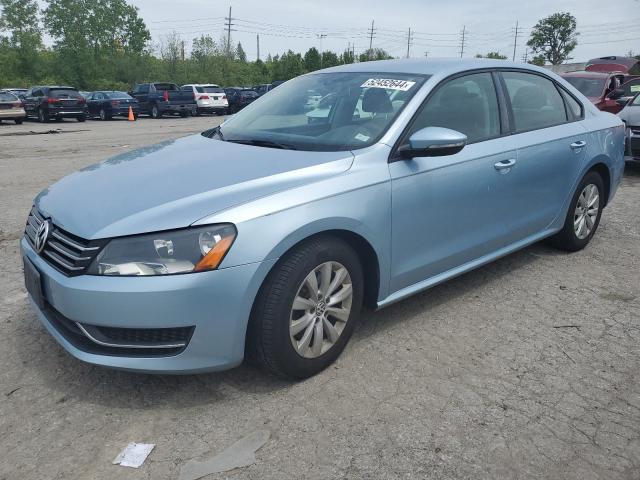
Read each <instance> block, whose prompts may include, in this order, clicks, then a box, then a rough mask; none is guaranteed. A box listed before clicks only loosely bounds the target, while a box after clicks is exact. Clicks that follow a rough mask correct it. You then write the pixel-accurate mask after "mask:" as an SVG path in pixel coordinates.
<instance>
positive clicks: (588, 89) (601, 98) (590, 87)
mask: <svg viewBox="0 0 640 480" xmlns="http://www.w3.org/2000/svg"><path fill="white" fill-rule="evenodd" d="M561 77H562V78H564V79H565V80H566V81H567V82H569V83H570V84H571V85H573V86H574V87H575V88H577V89H578V90H579V91H580V93H582V94H583V95H584V96H585V97H587V98H588V99H589V100H591V103H593V104H594V105H595V106H596V107H598V109H599V110H602V111H604V112H610V113H618V112H619V111H620V110H622V105H620V104H619V103H618V102H617V101H616V99H617V98H619V97H617V94H616V93H615V91H616V89H618V88H619V87H620V85H622V84H623V83H624V81H625V78H626V76H625V74H624V73H621V72H614V73H606V72H569V73H563V74H562V75H561Z"/></svg>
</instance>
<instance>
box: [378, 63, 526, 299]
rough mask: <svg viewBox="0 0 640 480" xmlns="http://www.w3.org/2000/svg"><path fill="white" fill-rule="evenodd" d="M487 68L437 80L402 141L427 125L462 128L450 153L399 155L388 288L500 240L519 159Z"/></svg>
mask: <svg viewBox="0 0 640 480" xmlns="http://www.w3.org/2000/svg"><path fill="white" fill-rule="evenodd" d="M496 92H497V89H496V85H495V83H494V79H493V76H492V74H491V73H489V72H482V73H474V74H468V75H465V76H461V77H457V78H454V79H452V80H449V81H447V82H446V83H444V84H442V85H440V86H439V87H437V89H436V90H435V92H434V93H433V94H431V95H430V96H429V98H428V99H427V100H426V101H425V104H424V105H423V106H422V107H421V110H420V111H419V113H418V114H417V116H416V117H415V119H414V120H413V122H412V124H411V126H410V128H409V129H408V132H407V133H405V135H404V136H403V140H401V143H404V142H406V141H407V140H408V138H409V136H410V135H411V134H412V133H414V132H416V131H418V130H420V129H422V128H426V127H429V126H438V127H445V128H451V129H453V130H456V131H459V132H462V133H464V134H465V135H467V139H468V144H467V146H465V148H464V149H463V150H462V151H460V152H459V153H457V154H455V155H450V156H442V157H424V158H414V159H411V160H397V161H394V162H392V163H390V165H389V170H390V174H391V179H392V271H391V279H390V280H391V291H392V292H396V291H398V290H401V289H403V288H405V287H408V286H411V285H413V284H416V283H418V282H420V281H422V280H425V279H427V278H431V277H434V276H436V275H438V274H441V273H444V272H447V271H449V270H451V269H453V268H455V267H458V266H461V265H464V264H465V263H468V262H470V261H472V260H474V259H477V258H479V257H482V256H483V255H486V254H488V253H490V252H493V251H495V250H496V249H498V248H500V247H501V246H504V245H505V242H506V238H507V237H508V228H509V225H508V221H506V218H505V216H507V215H509V210H510V206H509V205H507V204H506V203H505V200H504V198H505V196H506V195H507V194H508V192H507V190H508V188H510V184H511V182H510V181H509V177H510V176H511V175H512V174H513V170H514V169H515V168H516V167H517V152H516V149H515V148H514V144H513V141H511V140H510V139H509V138H508V137H507V136H503V132H504V130H505V122H504V121H501V115H500V108H499V103H498V97H497V94H496Z"/></svg>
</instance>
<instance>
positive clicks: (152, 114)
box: [151, 105, 162, 120]
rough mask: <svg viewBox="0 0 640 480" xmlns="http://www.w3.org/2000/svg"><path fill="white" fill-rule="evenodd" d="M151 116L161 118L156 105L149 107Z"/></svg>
mask: <svg viewBox="0 0 640 480" xmlns="http://www.w3.org/2000/svg"><path fill="white" fill-rule="evenodd" d="M151 118H155V119H156V120H157V119H158V118H162V112H161V111H160V109H159V108H158V106H157V105H154V106H153V107H151Z"/></svg>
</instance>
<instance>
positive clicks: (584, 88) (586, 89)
mask: <svg viewBox="0 0 640 480" xmlns="http://www.w3.org/2000/svg"><path fill="white" fill-rule="evenodd" d="M564 79H565V80H566V81H567V82H569V83H570V84H571V85H573V86H574V87H576V88H577V89H578V91H579V92H580V93H581V94H583V95H584V96H585V97H599V96H601V95H602V92H603V91H604V81H605V79H604V78H586V77H564Z"/></svg>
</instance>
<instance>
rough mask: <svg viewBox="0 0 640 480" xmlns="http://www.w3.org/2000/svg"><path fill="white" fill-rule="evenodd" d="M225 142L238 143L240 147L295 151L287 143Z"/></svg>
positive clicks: (293, 147) (257, 141) (264, 141)
mask: <svg viewBox="0 0 640 480" xmlns="http://www.w3.org/2000/svg"><path fill="white" fill-rule="evenodd" d="M227 142H231V143H239V144H241V145H253V146H256V147H265V148H281V149H282V150H297V147H295V146H293V145H290V144H288V143H278V142H273V141H271V140H257V139H253V140H227Z"/></svg>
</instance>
